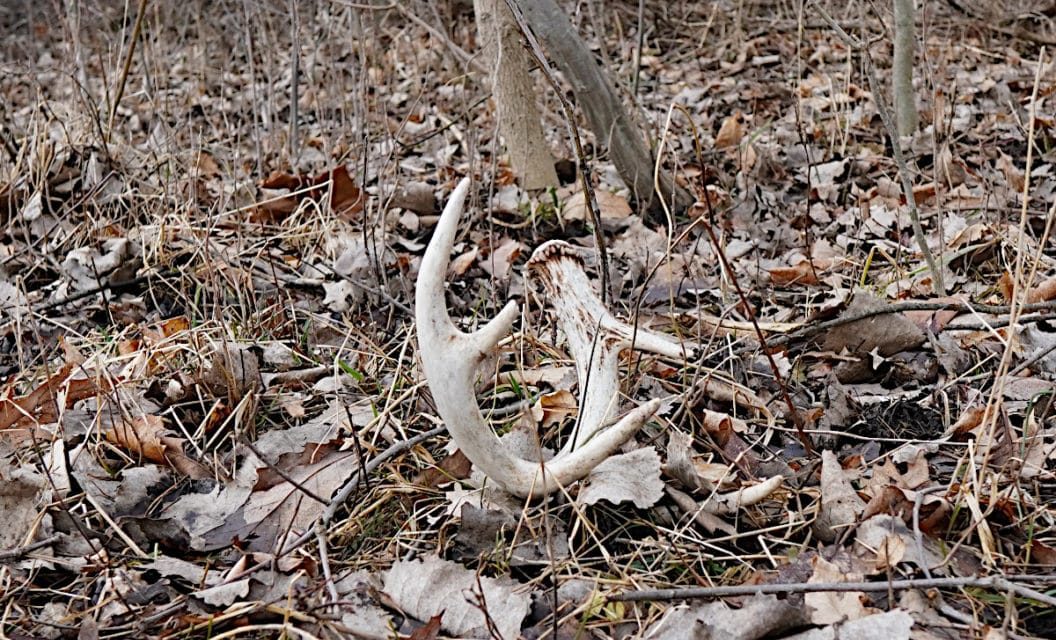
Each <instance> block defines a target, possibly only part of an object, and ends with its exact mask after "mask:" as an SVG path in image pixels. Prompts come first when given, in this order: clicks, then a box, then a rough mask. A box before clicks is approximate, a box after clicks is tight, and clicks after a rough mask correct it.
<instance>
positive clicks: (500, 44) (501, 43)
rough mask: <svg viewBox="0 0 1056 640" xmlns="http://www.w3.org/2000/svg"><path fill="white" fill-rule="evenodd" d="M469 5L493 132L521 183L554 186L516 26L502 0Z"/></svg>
mask: <svg viewBox="0 0 1056 640" xmlns="http://www.w3.org/2000/svg"><path fill="white" fill-rule="evenodd" d="M473 10H474V12H475V13H476V18H477V34H478V36H479V37H480V44H481V49H482V51H483V53H484V62H485V66H486V67H487V68H489V69H491V86H492V93H493V95H494V97H495V103H496V106H497V108H498V118H499V135H500V136H501V137H502V140H503V142H504V144H505V146H506V153H507V154H509V157H510V165H511V166H512V167H513V173H514V175H516V176H517V177H519V178H520V179H521V186H522V187H523V188H525V189H530V190H534V189H545V188H547V187H556V186H557V172H556V171H554V159H553V156H551V155H550V151H549V146H548V145H547V142H546V137H545V136H544V135H543V128H542V125H541V123H540V115H539V108H538V107H537V106H536V103H535V97H536V91H535V87H534V85H533V82H532V76H531V75H530V74H529V72H528V69H529V67H528V52H527V51H525V50H524V47H523V46H522V44H521V32H520V29H518V28H517V23H516V22H515V21H514V19H513V15H512V14H511V13H510V9H509V7H507V6H506V2H505V0H473Z"/></svg>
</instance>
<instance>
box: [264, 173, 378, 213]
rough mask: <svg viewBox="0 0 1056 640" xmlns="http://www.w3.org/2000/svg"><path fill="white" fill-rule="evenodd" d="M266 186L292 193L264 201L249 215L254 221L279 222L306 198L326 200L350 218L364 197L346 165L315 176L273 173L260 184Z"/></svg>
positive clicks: (334, 208)
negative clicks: (326, 198)
mask: <svg viewBox="0 0 1056 640" xmlns="http://www.w3.org/2000/svg"><path fill="white" fill-rule="evenodd" d="M260 186H261V188H263V189H286V190H288V191H290V192H291V193H290V195H289V196H287V197H282V198H272V199H269V200H267V201H265V202H262V203H261V204H260V205H258V206H257V208H256V209H255V210H254V212H253V214H252V215H251V216H250V220H252V221H253V222H258V223H263V224H276V223H279V222H282V221H283V220H284V219H285V218H286V217H287V216H289V215H290V214H291V213H293V212H294V211H296V210H297V208H298V207H300V206H301V203H302V202H304V201H305V200H312V201H314V202H316V203H319V204H322V203H323V198H324V197H327V196H329V198H328V200H327V203H328V205H329V207H330V211H331V212H333V213H334V214H336V215H338V216H340V217H342V218H346V219H348V218H351V217H352V216H354V215H355V214H357V213H359V212H361V211H362V210H363V205H364V198H363V194H362V193H361V192H360V189H359V187H357V186H356V185H355V183H354V182H353V181H352V177H351V176H350V175H349V174H348V168H347V167H345V166H344V165H342V166H340V167H337V168H336V169H333V170H330V171H324V172H322V173H320V174H318V175H316V176H314V177H313V176H310V175H308V174H303V173H302V174H298V175H293V174H289V173H278V172H277V173H273V174H271V175H270V176H268V177H267V178H266V179H265V180H264V181H263V182H261V184H260Z"/></svg>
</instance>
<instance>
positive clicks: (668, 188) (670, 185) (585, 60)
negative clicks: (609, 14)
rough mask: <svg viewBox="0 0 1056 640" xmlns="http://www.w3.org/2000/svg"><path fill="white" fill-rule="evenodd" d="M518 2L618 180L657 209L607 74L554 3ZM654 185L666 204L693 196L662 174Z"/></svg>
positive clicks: (640, 142)
mask: <svg viewBox="0 0 1056 640" xmlns="http://www.w3.org/2000/svg"><path fill="white" fill-rule="evenodd" d="M518 4H519V5H520V7H521V10H522V11H523V12H524V17H525V18H526V19H527V20H528V23H529V25H530V26H531V27H532V31H534V32H535V35H536V37H538V38H539V40H540V41H541V42H542V43H543V45H544V46H545V47H546V48H547V50H548V51H549V53H550V55H551V57H552V58H553V61H554V63H555V64H557V67H558V68H559V69H560V70H561V73H563V74H564V75H565V78H566V79H567V80H568V81H569V82H570V83H571V84H572V91H573V93H574V94H575V96H576V103H577V104H578V105H579V108H580V109H582V110H583V114H584V115H585V116H586V118H587V123H588V124H589V125H590V128H591V130H592V131H594V136H595V138H597V142H598V144H599V145H600V146H601V147H602V148H605V149H608V151H609V154H610V155H611V157H612V162H613V164H615V165H616V170H617V171H619V173H620V177H621V178H623V181H624V182H625V183H626V184H627V186H628V187H630V189H631V190H632V191H633V192H634V195H635V197H636V198H637V200H638V202H639V203H640V204H642V205H644V207H645V208H648V209H656V208H657V207H658V205H659V200H658V199H657V198H656V197H655V195H656V194H655V191H654V187H653V155H652V153H651V152H650V151H649V147H647V146H646V144H645V140H644V139H643V138H642V132H641V131H640V130H639V129H638V127H636V126H635V125H634V122H633V121H632V120H631V117H630V115H628V113H627V110H626V109H624V107H623V103H621V102H620V98H619V96H618V95H617V94H616V90H615V89H614V88H613V87H614V86H615V85H613V83H612V81H611V80H610V79H609V77H608V74H607V73H605V70H604V69H602V68H601V67H600V66H599V65H598V63H597V62H595V60H594V56H593V54H592V53H591V52H590V49H588V48H587V46H586V45H585V44H583V40H582V39H581V38H580V37H579V33H577V32H576V30H575V28H574V27H573V26H572V22H571V21H570V20H569V19H568V16H567V15H566V14H565V13H564V11H562V10H561V8H560V7H558V6H557V3H556V2H555V1H554V0H526V1H523V2H519V3H518ZM659 182H660V191H661V195H662V196H663V198H664V200H665V201H666V202H668V203H669V206H671V205H672V204H673V208H675V209H684V208H686V207H689V206H690V205H691V204H693V202H694V198H693V196H691V195H690V194H689V193H688V192H687V191H686V190H685V189H682V188H681V187H679V186H677V185H676V184H675V183H674V181H673V180H672V179H671V177H670V176H668V175H667V174H665V173H661V174H660V181H659Z"/></svg>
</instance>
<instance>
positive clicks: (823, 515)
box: [814, 451, 865, 542]
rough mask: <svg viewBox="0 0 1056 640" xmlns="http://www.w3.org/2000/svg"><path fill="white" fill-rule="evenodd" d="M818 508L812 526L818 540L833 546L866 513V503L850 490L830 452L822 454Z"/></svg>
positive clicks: (844, 476) (841, 469)
mask: <svg viewBox="0 0 1056 640" xmlns="http://www.w3.org/2000/svg"><path fill="white" fill-rule="evenodd" d="M819 488H820V490H821V506H820V508H819V509H818V517H817V520H815V522H814V531H815V533H816V534H817V536H818V538H820V539H821V540H824V541H825V542H832V541H833V540H835V539H836V538H837V537H838V536H840V535H841V534H842V533H843V532H844V531H845V530H846V529H847V527H849V526H850V525H852V524H854V523H855V522H857V520H858V515H859V514H861V513H862V511H863V510H865V501H864V500H862V499H861V498H860V497H858V492H857V491H855V490H854V487H852V486H851V482H850V479H849V478H848V475H847V473H846V472H845V471H844V469H843V467H842V466H841V465H840V461H839V459H838V458H837V457H836V454H835V453H833V452H832V451H822V452H821V482H820V487H819Z"/></svg>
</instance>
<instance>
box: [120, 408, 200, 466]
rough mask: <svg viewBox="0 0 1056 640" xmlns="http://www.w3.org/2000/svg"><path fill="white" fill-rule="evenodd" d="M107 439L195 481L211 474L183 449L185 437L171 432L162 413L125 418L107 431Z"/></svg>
mask: <svg viewBox="0 0 1056 640" xmlns="http://www.w3.org/2000/svg"><path fill="white" fill-rule="evenodd" d="M106 439H107V440H108V441H109V442H111V443H113V444H116V445H117V446H119V447H123V448H124V449H126V450H128V451H129V452H130V453H133V454H135V455H137V456H141V457H142V458H143V459H145V460H149V461H151V462H155V463H157V464H163V465H166V466H169V467H172V468H173V469H175V470H176V471H179V472H180V473H182V474H183V475H185V476H187V477H189V478H192V479H194V480H201V479H203V478H208V477H210V476H211V474H210V473H209V471H208V469H206V468H205V467H203V466H202V465H201V464H199V463H198V462H196V461H194V460H192V459H191V458H189V457H188V456H187V454H185V453H184V452H183V443H184V440H183V439H182V438H176V437H173V436H170V435H167V433H166V429H165V424H164V421H163V420H162V418H161V416H155V415H142V416H138V417H136V418H133V419H132V420H129V421H125V420H122V421H121V422H118V423H117V424H115V425H114V426H113V427H111V428H110V430H109V431H107V432H106Z"/></svg>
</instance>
